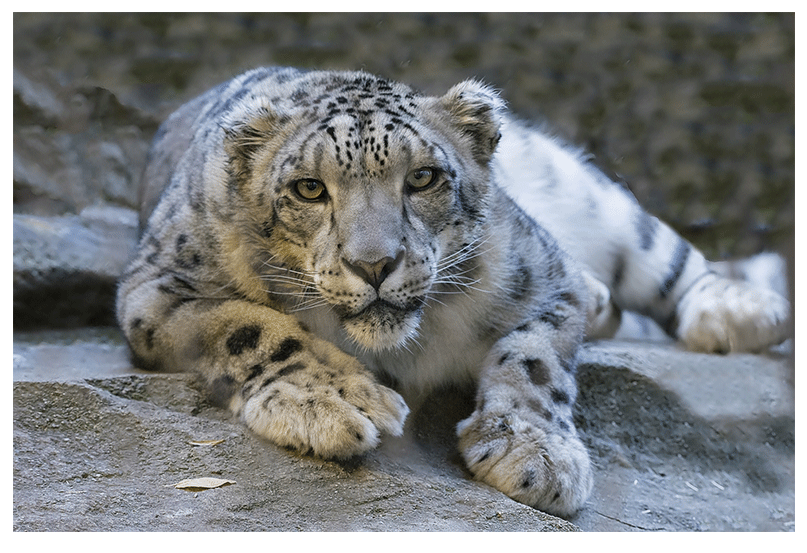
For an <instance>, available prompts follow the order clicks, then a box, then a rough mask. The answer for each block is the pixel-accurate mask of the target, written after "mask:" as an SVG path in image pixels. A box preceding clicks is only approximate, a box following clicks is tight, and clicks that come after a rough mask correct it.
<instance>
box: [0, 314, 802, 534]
mask: <svg viewBox="0 0 807 553" xmlns="http://www.w3.org/2000/svg"><path fill="white" fill-rule="evenodd" d="M15 338H16V340H15V349H14V381H15V382H14V528H15V530H26V531H42V530H53V531H56V530H58V531H76V530H200V531H202V530H233V531H248V530H277V531H285V530H290V531H293V530H321V531H330V530H339V531H349V530H374V531H383V530H388V531H392V530H396V531H400V530H451V531H470V530H491V531H515V530H520V531H554V530H576V529H582V530H589V531H592V530H596V531H638V530H667V531H670V530H686V531H693V530H721V531H725V530H733V531H739V530H754V531H773V530H776V531H788V530H790V531H792V530H794V529H795V487H794V483H795V460H794V442H795V438H794V399H793V373H792V364H791V362H790V361H789V356H788V355H786V354H784V353H771V354H769V355H765V356H759V355H731V356H712V355H701V354H693V353H687V352H682V351H679V350H678V349H677V348H676V347H675V346H673V345H670V344H659V343H653V344H636V343H630V342H601V343H593V344H589V345H587V346H586V347H585V349H584V350H583V353H582V356H581V366H580V375H579V380H580V385H581V389H582V393H581V397H580V399H579V401H578V406H577V411H576V414H575V418H576V422H577V424H578V425H579V427H580V429H581V431H582V434H583V438H584V441H585V443H586V444H587V446H588V448H589V450H590V452H591V455H592V459H593V462H594V465H595V482H596V483H595V489H594V493H593V496H592V498H591V500H590V501H589V503H588V505H587V506H586V507H585V509H583V510H582V511H581V512H580V513H579V514H578V515H577V516H576V517H574V518H573V519H571V520H570V521H564V520H561V519H557V518H555V517H551V516H549V515H545V514H543V513H541V512H538V511H536V510H534V509H531V508H529V507H525V506H523V505H520V504H518V503H516V502H514V501H512V500H510V499H508V498H507V497H506V496H504V495H502V494H501V493H499V492H497V491H496V490H494V489H492V488H490V487H488V486H486V485H483V484H480V483H477V482H474V481H473V480H472V479H471V478H470V476H469V474H468V473H467V471H466V470H465V469H464V468H463V466H462V462H461V460H460V458H459V455H458V452H457V450H456V446H455V438H454V433H453V428H454V425H455V424H456V422H458V421H459V420H461V419H462V418H463V417H465V416H467V415H468V414H469V413H470V409H471V407H472V405H473V402H472V391H471V390H442V391H439V392H435V393H434V394H432V395H431V396H430V397H426V398H418V399H416V400H414V401H413V400H411V399H410V406H411V407H412V408H413V413H412V415H410V418H409V420H408V422H407V428H406V431H405V433H404V436H403V437H401V438H391V437H386V439H385V440H384V442H383V445H382V446H381V448H380V449H378V450H377V451H374V452H372V453H370V454H368V455H366V456H365V457H363V458H360V459H356V460H352V461H350V462H343V463H337V462H330V461H322V460H319V459H315V458H311V457H306V456H300V455H298V454H296V453H293V452H289V451H286V450H284V449H281V448H278V447H276V446H274V445H272V444H269V443H266V442H265V441H263V440H261V439H259V438H257V437H256V436H254V435H253V434H251V433H250V432H249V431H248V430H246V429H245V428H244V427H243V426H242V425H241V424H240V423H239V422H238V421H236V420H233V418H232V417H231V416H229V415H228V414H227V413H226V412H224V411H221V410H219V409H215V408H213V407H211V406H210V405H208V403H207V402H206V400H205V398H204V395H203V394H202V393H201V392H200V391H199V390H198V389H197V387H196V385H195V383H194V381H193V378H192V377H191V376H190V375H186V374H172V375H162V374H150V373H145V372H143V371H138V370H136V369H133V368H132V367H130V366H129V364H128V360H127V353H126V348H125V346H124V345H123V344H122V343H121V342H120V338H119V335H118V334H117V332H115V331H114V330H111V329H109V330H105V331H104V330H95V331H81V332H63V331H62V332H56V331H50V332H45V333H42V332H38V333H18V334H17V335H16V336H15ZM203 440H223V441H222V442H221V443H219V444H217V445H212V446H204V445H192V444H191V442H193V441H203ZM201 477H217V478H223V479H228V480H232V481H235V484H232V485H229V486H226V487H222V488H217V489H209V490H204V491H195V492H191V491H185V490H179V489H175V488H174V487H173V485H174V484H176V483H178V482H180V481H182V480H184V479H188V478H201Z"/></svg>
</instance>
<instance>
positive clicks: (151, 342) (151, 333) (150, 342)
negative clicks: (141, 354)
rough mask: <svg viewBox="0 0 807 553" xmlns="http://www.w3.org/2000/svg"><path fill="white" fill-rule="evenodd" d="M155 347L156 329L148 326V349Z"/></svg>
mask: <svg viewBox="0 0 807 553" xmlns="http://www.w3.org/2000/svg"><path fill="white" fill-rule="evenodd" d="M153 347H154V329H153V328H147V329H146V349H152V348H153Z"/></svg>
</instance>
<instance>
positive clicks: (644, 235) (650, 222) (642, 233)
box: [636, 211, 658, 251]
mask: <svg viewBox="0 0 807 553" xmlns="http://www.w3.org/2000/svg"><path fill="white" fill-rule="evenodd" d="M657 228H658V219H656V218H655V217H653V216H652V215H650V214H649V213H647V212H645V211H639V213H638V215H637V217H636V232H637V234H638V235H639V245H640V246H641V248H642V249H643V250H644V251H648V250H649V249H650V248H652V247H653V242H655V238H656V229H657Z"/></svg>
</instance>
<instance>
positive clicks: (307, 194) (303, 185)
mask: <svg viewBox="0 0 807 553" xmlns="http://www.w3.org/2000/svg"><path fill="white" fill-rule="evenodd" d="M292 187H293V188H294V191H295V192H297V195H298V196H300V197H301V198H302V199H304V200H307V201H309V202H313V201H316V200H324V199H325V197H326V194H327V190H325V185H324V184H322V183H321V182H320V181H318V180H316V179H300V180H298V181H295V182H294V183H293V185H292Z"/></svg>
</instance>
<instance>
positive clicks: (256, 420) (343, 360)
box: [242, 353, 409, 459]
mask: <svg viewBox="0 0 807 553" xmlns="http://www.w3.org/2000/svg"><path fill="white" fill-rule="evenodd" d="M336 357H338V358H340V359H339V360H338V361H340V362H337V363H334V362H335V361H337V359H336ZM321 361H322V360H321V359H317V358H315V357H314V356H303V358H302V359H299V360H298V361H297V362H296V364H295V365H292V367H293V368H294V371H293V372H288V373H287V374H280V375H279V377H278V378H277V379H275V380H273V381H271V382H268V383H266V384H264V385H263V387H262V388H261V389H260V390H258V391H257V392H256V393H254V394H253V395H252V396H251V397H250V398H249V399H248V400H247V401H246V403H245V405H244V408H243V411H242V415H243V418H244V420H245V422H246V423H247V426H249V427H250V428H251V429H252V430H253V431H255V432H256V433H258V434H260V435H261V436H263V437H265V438H267V439H269V440H270V441H272V442H274V443H276V444H278V445H281V446H285V447H292V448H294V449H297V450H299V451H301V452H304V453H313V454H314V455H317V456H320V457H323V458H326V459H331V458H335V459H346V458H349V457H353V456H355V455H360V454H362V453H365V452H366V451H368V450H370V449H372V448H374V447H376V446H377V445H378V443H379V440H380V434H381V433H382V432H386V433H389V434H392V435H395V436H400V435H401V434H402V433H403V425H404V420H405V419H406V416H407V415H408V413H409V408H408V407H407V405H406V403H405V402H404V400H403V398H402V397H401V396H400V395H399V394H398V393H396V392H394V391H393V390H391V389H390V388H387V387H386V386H383V385H381V384H379V383H378V382H377V381H376V380H375V378H374V377H373V376H372V375H371V374H370V373H369V372H367V371H366V370H365V369H364V368H363V367H362V366H361V365H360V364H359V363H358V362H357V361H355V360H354V359H352V358H350V357H349V356H347V355H344V354H342V355H335V354H333V353H331V354H330V355H329V358H328V359H327V361H328V362H329V364H328V365H324V364H323V363H322V362H321ZM281 372H283V371H282V370H281Z"/></svg>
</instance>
